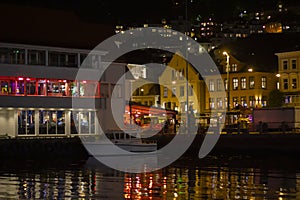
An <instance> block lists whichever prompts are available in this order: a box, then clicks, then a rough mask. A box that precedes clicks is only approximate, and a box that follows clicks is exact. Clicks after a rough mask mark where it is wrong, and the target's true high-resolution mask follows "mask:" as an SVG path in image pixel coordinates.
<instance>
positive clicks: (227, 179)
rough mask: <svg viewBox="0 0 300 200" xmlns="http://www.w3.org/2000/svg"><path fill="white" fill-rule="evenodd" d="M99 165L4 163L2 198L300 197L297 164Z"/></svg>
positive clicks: (0, 182)
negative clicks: (134, 169) (128, 168)
mask: <svg viewBox="0 0 300 200" xmlns="http://www.w3.org/2000/svg"><path fill="white" fill-rule="evenodd" d="M242 162H243V161H240V163H242ZM252 162H253V163H254V162H255V161H254V160H251V159H250V160H248V163H252ZM274 162H276V161H274ZM278 162H282V161H278ZM94 163H95V162H94V160H92V161H90V160H89V161H88V162H87V163H85V164H84V163H83V164H76V165H65V166H59V165H57V164H54V166H53V165H52V166H49V165H50V164H49V165H47V164H43V165H40V164H39V165H37V164H33V162H31V163H30V164H26V166H25V167H22V166H24V163H14V164H10V165H1V168H0V199H152V200H155V199H157V200H160V199H166V200H168V199H300V171H299V170H298V169H300V167H298V166H299V165H298V164H297V165H296V166H295V165H293V163H292V164H291V167H285V168H276V167H275V168H274V167H270V166H272V164H270V163H268V166H267V167H266V166H255V167H251V166H243V165H240V166H230V165H228V163H227V164H226V163H224V164H214V161H211V162H209V164H207V165H206V164H199V163H197V162H193V161H192V160H188V159H185V160H180V161H178V162H176V163H174V164H173V165H172V166H170V167H167V168H164V169H161V170H158V171H156V172H153V173H141V174H129V173H122V172H119V171H115V170H111V169H109V168H107V167H105V166H103V165H100V166H99V165H95V164H94ZM200 163H201V162H200Z"/></svg>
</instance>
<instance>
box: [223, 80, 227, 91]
mask: <svg viewBox="0 0 300 200" xmlns="http://www.w3.org/2000/svg"><path fill="white" fill-rule="evenodd" d="M224 86H225V90H228V80H227V79H225V80H224Z"/></svg>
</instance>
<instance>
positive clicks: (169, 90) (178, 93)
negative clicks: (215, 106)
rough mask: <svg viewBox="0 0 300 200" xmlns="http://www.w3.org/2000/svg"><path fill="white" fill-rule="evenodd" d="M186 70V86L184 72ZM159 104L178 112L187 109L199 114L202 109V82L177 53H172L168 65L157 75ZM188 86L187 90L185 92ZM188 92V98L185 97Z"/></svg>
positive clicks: (203, 92)
mask: <svg viewBox="0 0 300 200" xmlns="http://www.w3.org/2000/svg"><path fill="white" fill-rule="evenodd" d="M187 71H188V87H187V81H186V74H187V73H186V72H187ZM159 84H160V99H161V106H162V107H163V108H166V109H172V110H176V111H178V112H179V113H185V112H186V111H187V103H186V102H187V100H188V107H189V110H193V111H194V113H195V114H200V113H201V112H203V110H204V104H202V103H201V102H204V99H205V97H204V94H205V89H204V82H203V81H202V80H200V76H199V74H198V73H197V72H196V70H195V69H194V68H193V67H192V66H191V65H190V64H187V62H186V60H185V59H184V58H182V57H181V56H180V55H179V54H174V56H173V57H172V59H171V61H170V62H169V64H168V67H166V69H165V70H164V72H163V73H162V74H161V76H160V77H159ZM187 88H188V92H187ZM187 93H188V98H187Z"/></svg>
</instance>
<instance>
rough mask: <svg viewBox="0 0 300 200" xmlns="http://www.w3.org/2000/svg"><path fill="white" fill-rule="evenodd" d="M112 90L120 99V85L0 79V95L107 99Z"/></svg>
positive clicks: (20, 78) (21, 78)
mask: <svg viewBox="0 0 300 200" xmlns="http://www.w3.org/2000/svg"><path fill="white" fill-rule="evenodd" d="M110 89H111V90H110ZM113 90H114V91H115V92H114V93H113V94H114V97H117V98H120V97H122V93H121V86H120V85H114V84H108V83H100V82H98V81H74V80H57V79H35V78H23V77H0V95H22V96H27V95H37V96H56V97H63V96H66V97H101V98H108V97H109V96H110V94H111V93H112V91H113Z"/></svg>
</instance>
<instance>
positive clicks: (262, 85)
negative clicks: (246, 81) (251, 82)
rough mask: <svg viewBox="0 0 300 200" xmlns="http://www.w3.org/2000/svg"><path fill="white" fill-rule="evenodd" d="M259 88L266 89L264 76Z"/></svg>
mask: <svg viewBox="0 0 300 200" xmlns="http://www.w3.org/2000/svg"><path fill="white" fill-rule="evenodd" d="M261 88H262V89H267V78H266V77H265V76H263V77H262V78H261Z"/></svg>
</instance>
